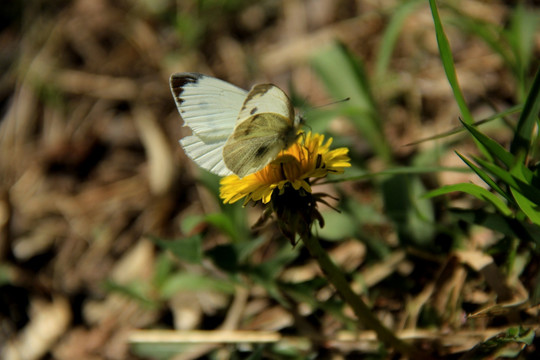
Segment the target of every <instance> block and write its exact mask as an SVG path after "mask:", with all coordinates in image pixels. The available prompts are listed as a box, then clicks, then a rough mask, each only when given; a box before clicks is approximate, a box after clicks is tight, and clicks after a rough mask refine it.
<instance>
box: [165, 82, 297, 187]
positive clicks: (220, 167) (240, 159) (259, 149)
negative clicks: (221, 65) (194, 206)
mask: <svg viewBox="0 0 540 360" xmlns="http://www.w3.org/2000/svg"><path fill="white" fill-rule="evenodd" d="M169 82H170V86H171V91H172V94H173V97H174V100H175V102H176V106H177V108H178V111H179V112H180V115H181V116H182V119H184V126H188V127H189V128H190V129H191V131H192V132H193V135H191V136H186V137H184V138H183V139H182V140H180V144H181V145H182V147H183V148H184V151H185V152H186V154H187V155H188V156H189V157H190V158H191V159H192V160H193V161H195V162H196V163H197V164H198V165H199V166H201V167H202V168H204V169H206V170H208V171H210V172H212V173H214V174H217V175H220V176H226V175H230V174H233V173H234V174H236V175H238V176H239V177H241V178H242V177H244V176H246V175H249V174H251V173H254V172H256V171H259V170H261V169H262V168H264V167H265V166H266V165H267V164H268V163H269V162H270V161H272V160H274V159H275V158H276V156H277V155H278V154H279V152H280V151H281V150H284V149H287V148H288V147H289V146H291V145H292V144H293V143H294V142H295V141H296V139H297V138H298V135H297V128H298V127H299V125H300V123H301V119H300V118H299V117H295V115H294V109H293V106H292V104H291V101H290V100H289V98H288V97H287V95H286V94H285V93H284V92H283V90H281V89H280V88H278V87H277V86H275V85H271V84H259V85H255V86H254V87H253V88H252V89H251V90H250V91H249V92H248V91H245V90H243V89H240V88H238V87H236V86H234V85H232V84H229V83H228V82H225V81H222V80H219V79H216V78H213V77H211V76H206V75H203V74H198V73H178V74H173V75H172V76H171V78H170V81H169Z"/></svg>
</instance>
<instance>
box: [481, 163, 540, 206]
mask: <svg viewBox="0 0 540 360" xmlns="http://www.w3.org/2000/svg"><path fill="white" fill-rule="evenodd" d="M474 161H476V162H477V163H478V164H479V165H480V166H482V167H483V168H484V169H486V170H487V171H489V172H490V173H492V174H493V175H494V176H496V177H497V178H498V179H500V180H501V181H503V182H504V183H506V184H507V185H508V186H510V187H511V188H513V189H514V190H517V191H519V192H521V193H522V194H523V195H524V196H525V197H527V198H528V199H529V200H530V201H532V202H533V203H535V204H540V190H538V189H537V188H536V187H534V186H532V185H530V184H528V183H526V182H524V181H523V180H521V179H518V178H516V177H515V176H513V175H512V174H511V173H510V172H508V171H506V170H504V169H501V168H500V167H498V166H497V165H494V164H492V163H490V162H488V161H485V160H482V159H479V158H475V159H474ZM521 170H522V172H524V173H527V172H529V173H530V170H528V169H527V168H524V169H523V168H522V169H521ZM514 171H515V170H514ZM524 176H528V174H525V175H524Z"/></svg>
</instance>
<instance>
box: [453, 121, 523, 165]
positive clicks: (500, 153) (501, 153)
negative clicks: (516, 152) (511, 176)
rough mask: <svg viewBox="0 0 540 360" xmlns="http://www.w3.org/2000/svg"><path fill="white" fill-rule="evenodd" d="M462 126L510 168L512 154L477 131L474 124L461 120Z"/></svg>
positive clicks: (512, 160) (513, 161)
mask: <svg viewBox="0 0 540 360" xmlns="http://www.w3.org/2000/svg"><path fill="white" fill-rule="evenodd" d="M462 124H463V126H465V128H466V129H467V131H468V132H470V133H471V135H472V136H473V137H474V138H475V139H476V140H478V141H479V142H480V143H481V144H482V145H484V148H485V149H486V150H487V151H488V152H489V153H490V154H491V155H492V156H493V157H494V158H496V159H499V160H500V161H502V163H503V164H504V165H505V166H506V167H507V168H510V167H512V166H513V165H514V163H515V159H514V156H513V155H512V154H511V153H509V152H508V151H506V150H505V149H504V148H503V147H502V146H501V145H500V144H499V143H498V142H496V141H494V140H492V139H490V138H489V137H487V136H486V135H484V134H482V133H481V132H480V131H478V130H477V129H476V128H475V127H474V126H471V125H469V124H467V123H465V122H462Z"/></svg>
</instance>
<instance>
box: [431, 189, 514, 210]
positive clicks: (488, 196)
mask: <svg viewBox="0 0 540 360" xmlns="http://www.w3.org/2000/svg"><path fill="white" fill-rule="evenodd" d="M455 191H460V192H464V193H467V194H469V195H472V196H474V197H475V198H477V199H480V200H483V201H486V202H488V203H490V204H492V205H493V206H495V208H496V209H497V210H499V211H500V212H501V213H502V214H503V215H505V216H511V215H512V210H511V209H510V208H509V207H508V206H507V205H506V204H505V203H504V201H503V200H501V198H499V197H497V196H496V195H495V194H493V193H491V192H489V191H488V190H486V189H484V188H483V187H481V186H478V185H475V184H470V183H462V184H454V185H446V186H442V187H440V188H438V189H435V190H432V191H430V192H428V193H427V194H425V195H424V197H426V198H432V197H435V196H441V195H446V194H449V193H452V192H455Z"/></svg>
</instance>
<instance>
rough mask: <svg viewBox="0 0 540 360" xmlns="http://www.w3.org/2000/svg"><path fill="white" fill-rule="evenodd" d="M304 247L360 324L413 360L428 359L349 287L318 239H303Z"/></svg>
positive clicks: (308, 237) (307, 237) (312, 237)
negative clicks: (381, 319)
mask: <svg viewBox="0 0 540 360" xmlns="http://www.w3.org/2000/svg"><path fill="white" fill-rule="evenodd" d="M303 242H304V245H305V246H306V248H307V249H308V250H309V252H310V254H311V256H313V257H314V258H315V259H316V260H317V262H318V263H319V266H320V267H321V269H322V271H323V272H324V273H325V275H326V278H327V280H328V281H329V282H330V283H331V284H332V285H334V287H335V288H336V290H337V292H338V293H339V295H340V296H341V297H342V299H343V300H344V301H345V302H346V303H347V304H349V305H350V306H351V307H352V309H353V311H354V313H355V314H356V316H357V317H358V322H359V323H360V324H362V325H364V326H365V327H367V328H369V329H371V330H373V331H375V333H376V334H377V337H378V338H379V340H380V341H382V342H383V343H385V344H386V345H388V346H391V347H393V348H394V349H395V350H397V351H398V352H400V353H401V354H402V355H405V356H407V357H409V358H411V359H426V356H427V355H426V354H424V353H420V352H419V351H418V350H417V349H416V348H415V347H413V346H412V345H411V344H409V343H406V342H404V341H403V340H401V339H399V338H398V337H396V335H394V333H392V331H390V330H389V329H388V328H387V327H385V326H384V325H383V324H382V323H381V322H380V321H379V319H377V317H376V316H375V315H373V313H372V312H371V309H370V308H369V307H368V306H367V305H366V303H364V301H363V300H362V299H361V298H360V296H358V295H357V294H356V293H355V292H354V291H353V290H352V289H351V287H350V286H349V283H348V282H347V280H346V278H345V276H344V275H343V273H342V272H341V271H340V270H339V268H338V267H337V266H336V264H334V262H333V261H332V260H331V259H330V257H329V256H328V254H327V252H326V251H325V250H324V249H323V248H322V247H321V245H320V244H319V241H318V239H317V238H316V237H315V236H309V235H308V236H306V237H304V239H303Z"/></svg>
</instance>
